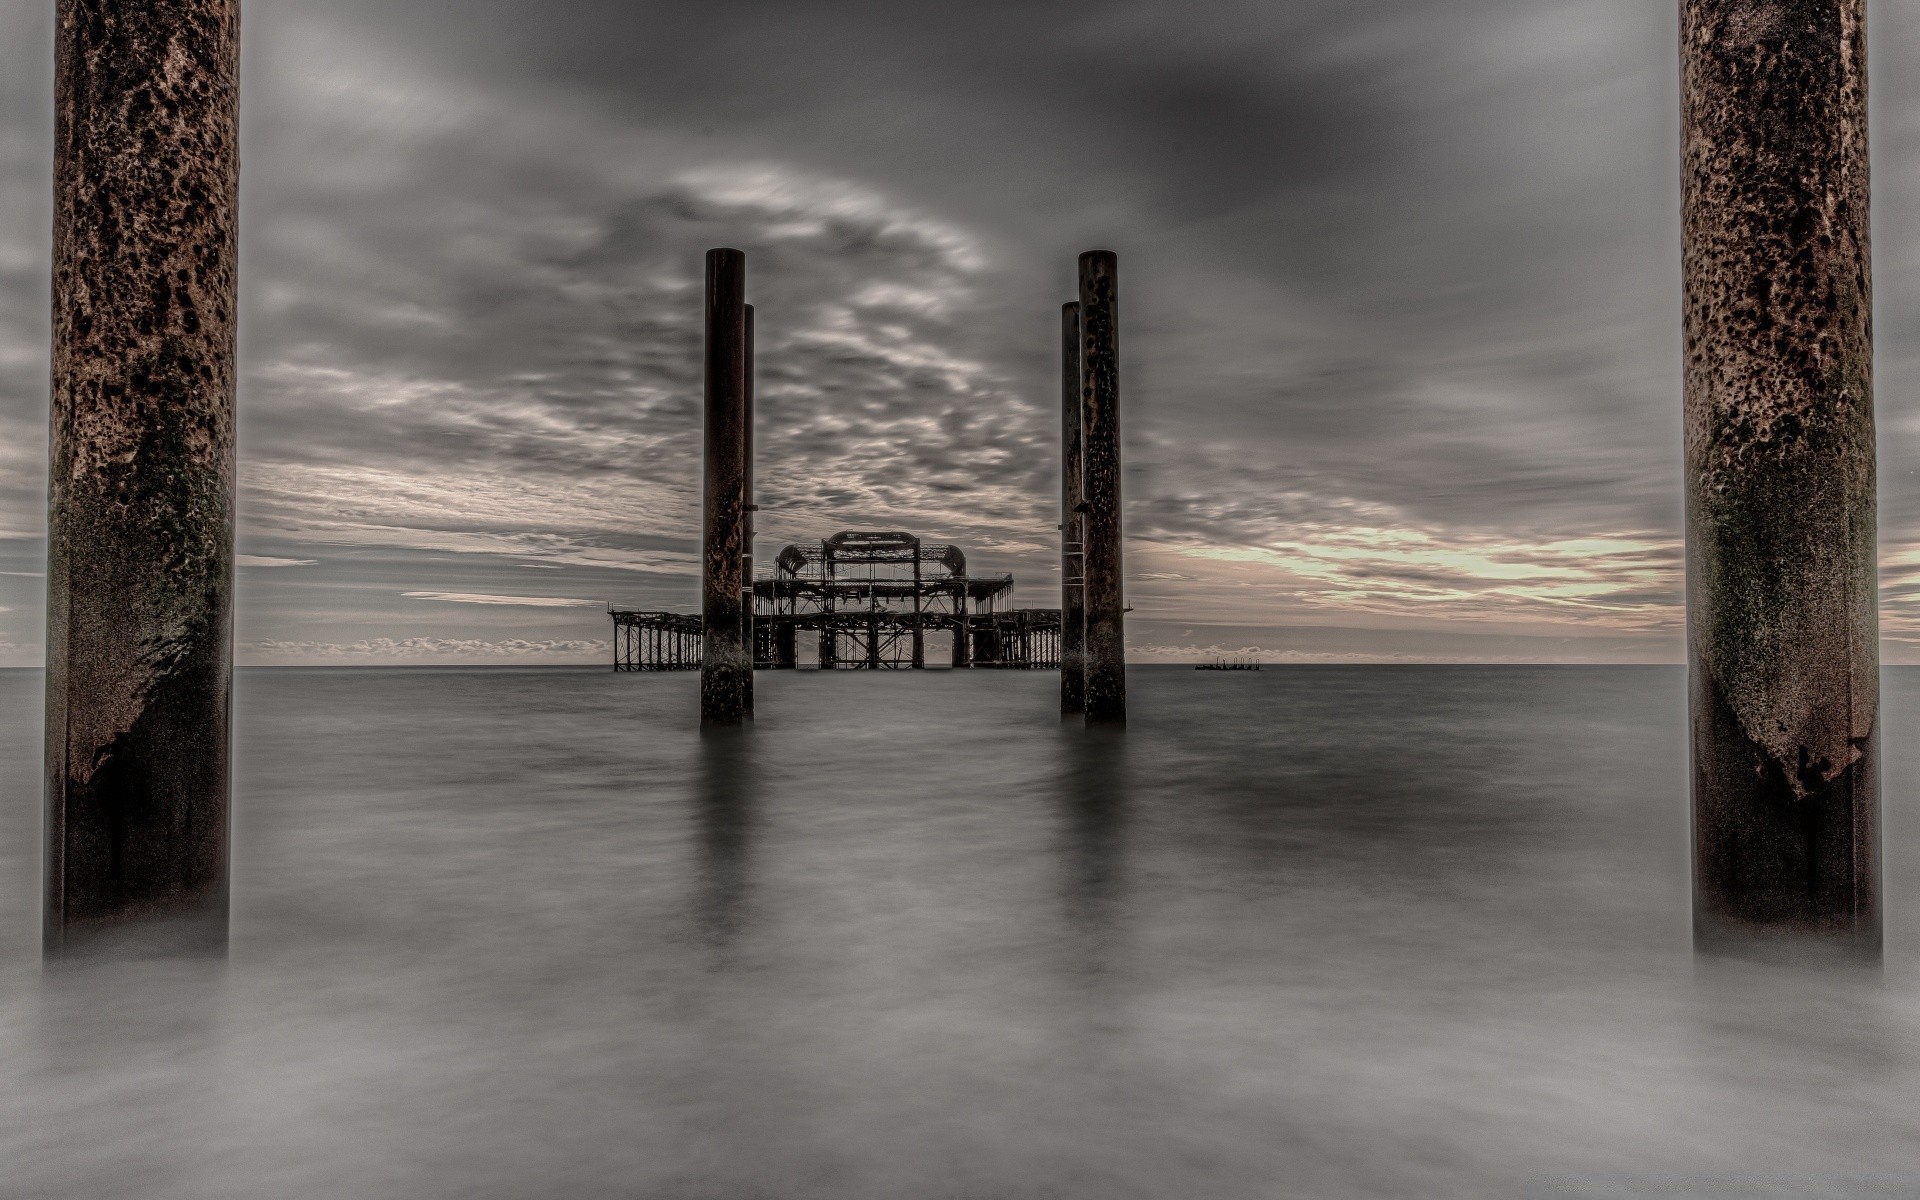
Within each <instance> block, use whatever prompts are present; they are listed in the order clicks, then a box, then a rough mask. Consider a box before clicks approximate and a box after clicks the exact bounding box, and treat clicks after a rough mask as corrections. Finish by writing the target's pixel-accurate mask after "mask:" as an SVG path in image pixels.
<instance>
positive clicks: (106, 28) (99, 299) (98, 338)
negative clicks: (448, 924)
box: [44, 0, 240, 953]
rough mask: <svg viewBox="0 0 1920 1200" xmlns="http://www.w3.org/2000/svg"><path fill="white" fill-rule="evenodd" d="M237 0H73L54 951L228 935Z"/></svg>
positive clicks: (58, 326) (63, 136) (56, 527)
mask: <svg viewBox="0 0 1920 1200" xmlns="http://www.w3.org/2000/svg"><path fill="white" fill-rule="evenodd" d="M239 20H240V8H239V3H238V0H153V2H151V3H144V4H122V3H108V2H106V0H61V3H60V4H59V5H58V8H57V16H56V23H57V32H56V44H55V68H54V70H55V75H54V78H55V132H54V137H55V151H54V248H53V257H54V263H53V372H52V409H53V413H52V416H53V420H52V439H51V463H50V478H49V508H48V541H47V707H46V739H47V740H46V751H47V752H46V773H47V779H46V802H47V810H46V818H47V819H46V864H45V871H46V874H45V882H46V907H45V910H44V913H45V945H46V948H47V950H48V951H49V952H50V953H58V952H60V951H62V950H65V949H70V948H77V947H78V946H80V945H81V944H83V943H88V942H96V941H102V940H106V939H109V938H111V939H113V940H131V941H133V942H136V943H141V944H143V945H152V946H156V947H161V946H168V947H170V946H201V947H207V948H218V947H221V946H224V945H225V940H226V928H227V828H228V820H227V802H228V793H229V771H228V765H229V754H228V747H229V734H228V724H229V711H230V696H231V691H232V676H233V650H232V612H233V479H234V449H233V446H234V443H233V428H234V375H233V364H234V288H235V258H236V250H237V246H236V239H235V231H236V219H237V200H238V185H239V156H238V129H237V124H236V115H237V113H236V110H237V103H238V90H237V89H238V75H237V68H238V50H239Z"/></svg>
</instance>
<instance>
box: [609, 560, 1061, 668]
mask: <svg viewBox="0 0 1920 1200" xmlns="http://www.w3.org/2000/svg"><path fill="white" fill-rule="evenodd" d="M1012 591H1013V576H1012V575H1010V574H1004V573H1002V574H994V575H975V574H970V573H969V571H968V569H967V556H966V554H965V553H963V552H962V551H961V549H960V548H959V547H958V546H954V545H950V544H946V543H938V542H926V541H923V540H921V539H920V538H918V537H916V536H914V535H913V534H910V533H899V532H867V531H859V530H847V531H844V532H841V533H837V534H835V535H833V536H832V537H828V538H822V539H820V540H819V541H814V542H796V543H795V544H793V545H790V546H788V547H786V548H785V549H783V550H782V551H780V553H779V555H778V556H776V557H775V559H774V561H773V565H772V568H771V570H770V572H769V573H768V575H767V576H766V577H765V578H761V579H755V580H753V581H752V587H751V589H750V590H749V594H750V595H751V596H752V598H753V604H752V611H751V622H752V626H751V627H752V629H753V631H754V654H753V664H754V666H755V668H757V669H760V670H791V669H793V668H796V667H798V666H799V665H800V645H801V635H802V634H808V635H811V637H812V639H813V640H814V642H815V645H816V647H817V649H816V652H815V663H816V665H818V666H819V667H820V668H821V669H822V670H869V671H887V670H918V669H922V668H924V667H926V666H927V646H928V642H929V636H930V635H933V636H939V637H943V638H944V639H945V640H946V643H947V658H948V664H949V665H950V666H952V667H962V668H966V667H983V668H1004V669H1013V670H1030V669H1048V670H1050V669H1053V668H1057V667H1058V666H1059V665H1060V629H1061V625H1060V610H1059V609H1057V608H1015V609H1001V608H998V607H997V605H998V604H999V602H1000V601H1002V600H1003V599H1004V598H1005V597H1007V596H1008V595H1009V594H1011V593H1012ZM611 615H612V617H613V622H614V630H615V637H614V670H616V671H675V670H692V669H694V668H696V667H698V666H700V655H699V652H698V642H699V638H700V633H701V621H700V618H699V617H697V616H695V615H693V614H690V613H675V612H636V611H626V610H617V609H616V610H613V611H612V613H611Z"/></svg>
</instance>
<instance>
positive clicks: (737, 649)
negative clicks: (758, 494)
mask: <svg viewBox="0 0 1920 1200" xmlns="http://www.w3.org/2000/svg"><path fill="white" fill-rule="evenodd" d="M746 291H747V257H746V255H744V254H742V253H741V252H740V251H738V250H732V249H727V248H724V247H723V248H721V249H717V250H709V251H707V384H706V451H705V452H706V471H705V476H704V479H703V481H702V487H703V489H704V494H705V506H704V513H705V527H704V532H703V534H702V545H703V555H702V559H701V573H700V583H701V606H700V607H701V617H702V619H703V620H704V622H705V630H706V632H705V636H704V652H703V654H702V657H701V660H700V720H701V723H702V724H707V725H738V724H739V723H740V722H741V721H742V720H743V719H745V717H746V713H747V687H748V685H749V683H750V681H751V676H752V673H753V660H752V657H751V656H750V655H749V654H748V652H747V644H746V641H745V639H744V638H743V637H742V636H741V635H742V633H743V632H744V630H745V611H746V608H745V605H743V604H742V603H741V588H742V586H743V580H742V578H741V570H740V568H741V564H742V563H744V562H745V561H746V560H745V553H746V550H745V547H744V546H742V544H741V541H742V537H741V535H742V534H743V533H744V532H745V523H744V520H743V518H744V517H745V516H746V513H745V512H744V506H745V484H746V469H747V442H746V416H747V407H746V387H747V359H746V329H747V312H746Z"/></svg>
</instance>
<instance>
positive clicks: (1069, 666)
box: [1060, 301, 1087, 717]
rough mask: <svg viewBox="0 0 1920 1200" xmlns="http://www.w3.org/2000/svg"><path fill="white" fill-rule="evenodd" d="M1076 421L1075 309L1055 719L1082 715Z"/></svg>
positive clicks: (1072, 314)
mask: <svg viewBox="0 0 1920 1200" xmlns="http://www.w3.org/2000/svg"><path fill="white" fill-rule="evenodd" d="M1081 424H1082V422H1081V417H1080V305H1079V303H1078V302H1077V301H1069V302H1068V303H1066V304H1063V305H1061V306H1060V715H1061V716H1063V717H1077V716H1080V715H1082V714H1083V713H1085V712H1086V711H1087V678H1086V640H1087V605H1086V587H1085V580H1084V579H1083V578H1082V576H1081V571H1082V568H1081V563H1082V562H1083V561H1084V559H1085V538H1084V536H1083V534H1082V532H1081V526H1082V525H1083V524H1084V514H1083V512H1082V509H1084V508H1085V507H1086V505H1085V499H1086V496H1085V493H1084V490H1083V486H1082V484H1083V476H1084V474H1085V471H1086V465H1085V461H1084V459H1085V455H1084V453H1083V450H1084V448H1085V443H1084V441H1083V434H1082V430H1081Z"/></svg>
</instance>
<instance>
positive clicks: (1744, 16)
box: [1680, 0, 1881, 958]
mask: <svg viewBox="0 0 1920 1200" xmlns="http://www.w3.org/2000/svg"><path fill="white" fill-rule="evenodd" d="M1680 37H1681V60H1682V95H1681V110H1682V140H1681V145H1682V151H1681V153H1682V170H1681V175H1682V201H1681V203H1682V244H1681V249H1682V259H1683V273H1684V275H1685V284H1686V316H1685V338H1686V479H1687V633H1688V638H1687V640H1688V657H1689V666H1690V670H1689V696H1690V707H1691V722H1692V738H1693V848H1694V942H1695V946H1696V947H1697V948H1699V949H1702V950H1708V951H1713V950H1725V949H1744V948H1748V947H1752V946H1755V945H1759V944H1767V943H1784V944H1790V945H1818V944H1837V945H1838V946H1840V947H1841V948H1843V949H1846V950H1851V951H1853V952H1855V953H1858V954H1861V955H1863V956H1866V957H1869V958H1871V957H1877V956H1878V954H1879V952H1880V909H1881V904H1880V884H1879V874H1880V871H1879V859H1880V847H1879V837H1878V826H1879V798H1878V779H1879V732H1880V731H1879V723H1878V717H1879V664H1878V639H1879V625H1878V611H1877V608H1878V605H1877V590H1878V586H1877V566H1876V560H1875V537H1874V431H1873V388H1872V376H1871V352H1872V344H1871V338H1872V325H1871V292H1870V287H1869V282H1868V261H1869V259H1868V243H1867V126H1866V117H1867V110H1866V49H1867V46H1866V32H1865V0H1809V2H1801V0H1795V2H1793V3H1788V2H1787V0H1683V2H1682V4H1681V26H1680Z"/></svg>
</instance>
